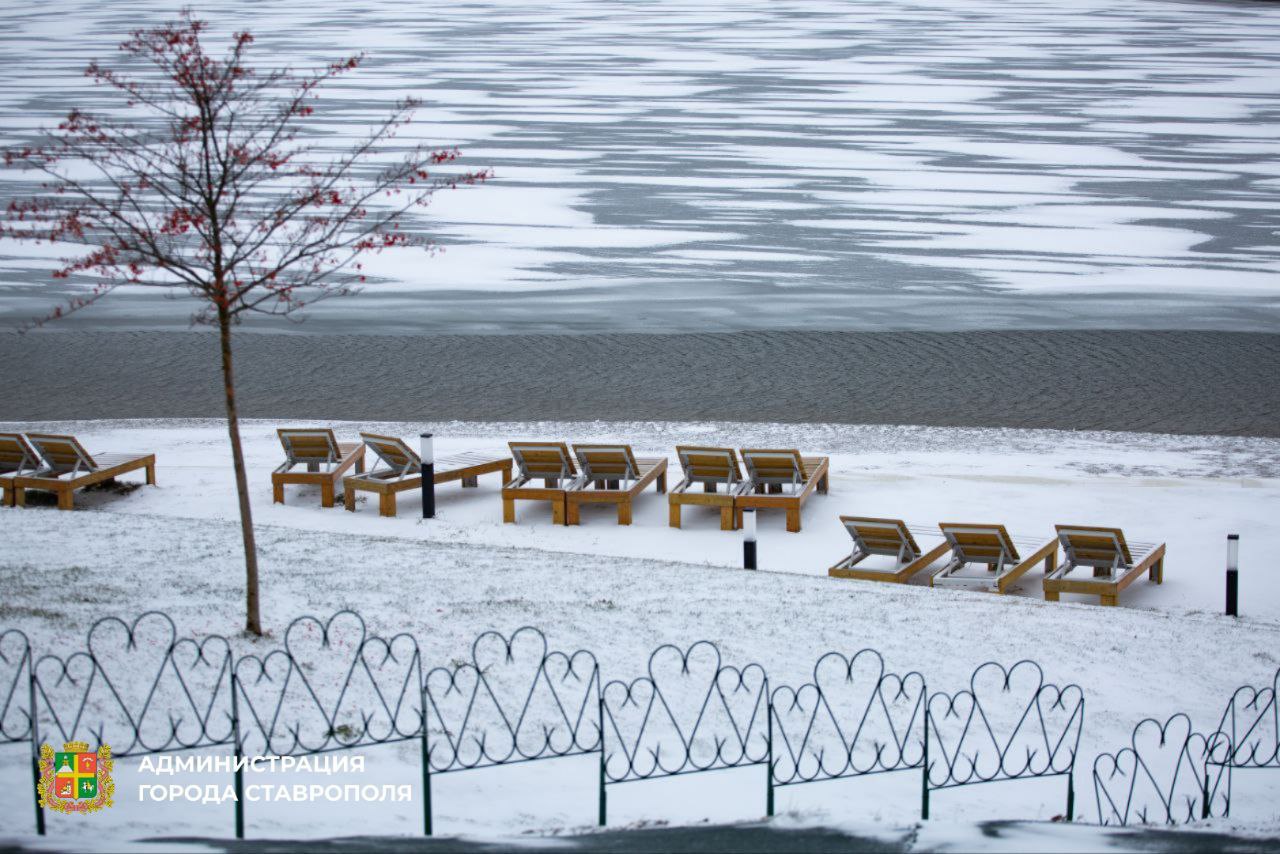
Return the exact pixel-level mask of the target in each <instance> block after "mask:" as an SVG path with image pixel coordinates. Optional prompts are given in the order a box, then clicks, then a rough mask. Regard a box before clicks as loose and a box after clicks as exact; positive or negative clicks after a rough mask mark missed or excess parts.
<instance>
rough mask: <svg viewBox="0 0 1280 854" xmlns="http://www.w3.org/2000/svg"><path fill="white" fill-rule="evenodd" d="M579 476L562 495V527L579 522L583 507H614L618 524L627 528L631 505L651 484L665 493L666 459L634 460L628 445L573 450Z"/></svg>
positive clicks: (594, 446) (590, 446)
mask: <svg viewBox="0 0 1280 854" xmlns="http://www.w3.org/2000/svg"><path fill="white" fill-rule="evenodd" d="M573 453H574V456H576V457H577V459H578V468H579V470H580V471H581V474H580V475H579V476H578V478H577V479H576V480H575V481H574V482H573V484H572V485H571V486H570V487H569V489H568V490H567V491H566V492H565V524H566V525H577V524H579V523H580V521H581V514H582V505H584V504H616V505H618V524H619V525H630V524H631V502H632V500H633V499H634V498H635V497H636V496H637V495H639V494H640V493H641V492H643V491H644V488H645V487H646V486H648V485H649V484H651V483H654V482H655V481H656V482H657V485H658V493H659V494H662V493H664V492H666V491H667V459H666V457H650V458H645V457H641V458H637V457H636V455H635V454H634V453H633V452H632V450H631V446H630V445H577V444H575V445H574V446H573Z"/></svg>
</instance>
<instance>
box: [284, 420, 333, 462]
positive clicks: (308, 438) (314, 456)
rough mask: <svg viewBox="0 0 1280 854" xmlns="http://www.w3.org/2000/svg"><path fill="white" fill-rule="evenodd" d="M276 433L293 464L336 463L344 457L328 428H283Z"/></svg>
mask: <svg viewBox="0 0 1280 854" xmlns="http://www.w3.org/2000/svg"><path fill="white" fill-rule="evenodd" d="M276 432H277V433H278V434H279V435H280V444H281V445H283V446H284V453H285V456H287V457H288V458H289V459H290V461H292V462H295V463H336V462H337V461H338V459H339V458H340V457H341V456H342V453H341V451H340V450H339V449H338V440H337V439H336V438H334V435H333V431H332V430H330V429H329V428H328V427H314V428H313V427H308V428H303V429H298V428H292V427H282V428H280V429H278V430H277V431H276Z"/></svg>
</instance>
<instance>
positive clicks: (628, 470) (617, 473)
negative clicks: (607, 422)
mask: <svg viewBox="0 0 1280 854" xmlns="http://www.w3.org/2000/svg"><path fill="white" fill-rule="evenodd" d="M573 453H574V455H576V456H577V458H578V466H579V467H580V468H581V469H582V474H583V476H584V477H586V479H587V480H639V479H640V464H639V463H637V462H636V455H635V454H633V453H632V452H631V446H630V445H577V444H575V445H574V446H573Z"/></svg>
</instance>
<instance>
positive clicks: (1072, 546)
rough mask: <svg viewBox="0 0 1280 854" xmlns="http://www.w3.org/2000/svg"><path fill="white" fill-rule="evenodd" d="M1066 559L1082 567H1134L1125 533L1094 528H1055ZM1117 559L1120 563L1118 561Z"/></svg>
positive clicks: (1070, 526)
mask: <svg viewBox="0 0 1280 854" xmlns="http://www.w3.org/2000/svg"><path fill="white" fill-rule="evenodd" d="M1054 527H1055V528H1056V529H1057V531H1058V540H1059V541H1060V542H1061V543H1062V550H1063V551H1064V552H1066V553H1067V559H1068V560H1069V561H1070V562H1071V563H1074V564H1078V565H1081V566H1116V565H1117V563H1119V564H1120V565H1122V566H1130V565H1132V564H1133V555H1132V554H1130V552H1129V544H1128V543H1127V542H1125V539H1124V531H1121V530H1120V529H1119V528H1099V527H1095V526H1092V525H1055V526H1054ZM1116 558H1119V559H1120V560H1119V561H1117V560H1116Z"/></svg>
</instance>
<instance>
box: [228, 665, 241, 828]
mask: <svg viewBox="0 0 1280 854" xmlns="http://www.w3.org/2000/svg"><path fill="white" fill-rule="evenodd" d="M227 655H228V658H230V655H231V654H230V653H227ZM239 688H240V680H239V679H237V678H236V669H235V665H234V664H232V666H231V737H232V738H233V739H235V744H234V746H233V747H234V750H233V753H232V758H233V759H234V760H235V767H234V768H233V769H232V773H233V774H234V775H235V788H236V839H244V764H243V762H244V748H243V746H242V744H243V742H242V741H241V739H240V701H239V700H238V699H236V692H237V691H238V690H239Z"/></svg>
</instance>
